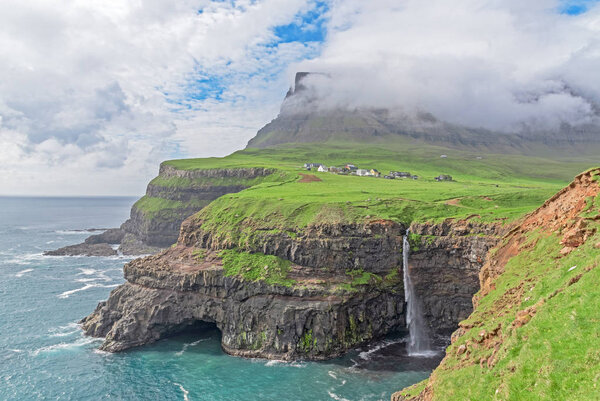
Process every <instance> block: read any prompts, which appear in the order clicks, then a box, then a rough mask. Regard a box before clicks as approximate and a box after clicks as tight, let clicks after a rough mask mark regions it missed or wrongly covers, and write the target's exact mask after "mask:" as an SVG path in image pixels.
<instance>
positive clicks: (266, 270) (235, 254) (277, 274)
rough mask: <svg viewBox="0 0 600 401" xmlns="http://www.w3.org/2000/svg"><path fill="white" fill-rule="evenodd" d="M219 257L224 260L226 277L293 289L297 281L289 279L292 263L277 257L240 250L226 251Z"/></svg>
mask: <svg viewBox="0 0 600 401" xmlns="http://www.w3.org/2000/svg"><path fill="white" fill-rule="evenodd" d="M219 256H220V257H221V258H222V259H223V270H224V271H225V275H226V276H238V277H241V278H243V279H245V280H248V281H259V280H260V281H264V282H266V283H267V284H272V285H282V286H286V287H291V286H292V285H294V283H295V281H294V280H292V279H289V278H288V277H287V275H288V273H289V271H290V266H291V262H290V261H289V260H284V259H281V258H278V257H277V256H272V255H265V254H262V253H249V252H244V251H241V250H239V249H226V250H224V251H221V253H220V254H219Z"/></svg>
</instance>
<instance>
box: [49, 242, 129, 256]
mask: <svg viewBox="0 0 600 401" xmlns="http://www.w3.org/2000/svg"><path fill="white" fill-rule="evenodd" d="M116 254H117V251H116V250H115V249H113V247H111V246H110V245H109V244H105V243H101V244H86V243H83V244H77V245H69V246H65V247H63V248H59V249H56V250H54V251H46V252H44V255H45V256H114V255H116Z"/></svg>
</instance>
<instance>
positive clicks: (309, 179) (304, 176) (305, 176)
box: [298, 173, 323, 182]
mask: <svg viewBox="0 0 600 401" xmlns="http://www.w3.org/2000/svg"><path fill="white" fill-rule="evenodd" d="M300 175H301V176H302V179H301V180H300V181H298V182H317V181H323V180H321V179H320V178H319V177H317V176H316V175H312V174H304V173H300Z"/></svg>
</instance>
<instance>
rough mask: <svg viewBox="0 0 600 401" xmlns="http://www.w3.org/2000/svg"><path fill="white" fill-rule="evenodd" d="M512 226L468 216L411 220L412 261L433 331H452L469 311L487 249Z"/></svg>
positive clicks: (410, 264)
mask: <svg viewBox="0 0 600 401" xmlns="http://www.w3.org/2000/svg"><path fill="white" fill-rule="evenodd" d="M509 228H510V227H508V226H507V227H504V226H501V225H496V224H480V223H474V222H469V221H459V222H451V221H446V222H444V223H441V224H435V225H430V224H413V225H411V227H410V231H411V233H413V236H411V246H412V247H413V249H412V250H411V253H410V257H409V262H408V266H409V269H410V272H411V273H410V274H411V278H412V280H413V283H414V286H415V288H416V292H417V296H418V298H419V299H420V300H421V302H422V304H423V313H424V316H425V320H426V321H427V322H428V323H429V326H430V331H431V332H433V333H436V334H438V335H443V336H450V334H451V333H452V332H453V331H454V330H456V327H457V324H458V322H460V321H461V320H463V319H465V318H466V317H467V316H469V314H470V313H471V311H472V310H473V303H472V298H473V294H475V293H476V292H477V291H478V290H479V271H480V269H481V267H482V266H483V264H484V262H485V260H486V255H487V253H488V251H489V249H490V248H492V247H493V246H495V245H496V244H497V243H498V241H499V239H500V238H501V237H502V235H503V234H504V233H506V232H507V231H508V230H509Z"/></svg>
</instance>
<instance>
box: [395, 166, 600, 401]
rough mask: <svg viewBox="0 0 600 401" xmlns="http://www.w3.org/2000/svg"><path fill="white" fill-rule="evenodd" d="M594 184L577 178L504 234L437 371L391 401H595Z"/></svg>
mask: <svg viewBox="0 0 600 401" xmlns="http://www.w3.org/2000/svg"><path fill="white" fill-rule="evenodd" d="M599 182H600V169H593V170H590V171H587V172H585V173H583V174H580V175H579V176H577V177H576V178H575V180H574V181H573V182H572V183H571V184H570V185H569V186H568V187H566V188H564V189H563V190H561V191H559V192H558V193H557V194H556V195H554V196H553V197H552V198H550V199H549V200H548V201H547V202H545V203H544V204H543V205H542V206H541V207H540V208H538V209H537V210H535V211H534V212H532V213H530V214H528V215H527V216H526V217H525V218H523V219H522V221H521V222H520V224H518V225H516V226H515V227H514V228H513V229H512V230H511V231H510V232H509V233H507V234H506V236H505V237H504V238H503V239H502V241H501V242H500V243H499V245H498V246H497V247H494V248H493V249H492V250H491V251H490V252H489V253H488V258H487V261H486V263H485V264H484V266H483V267H482V269H481V271H480V274H479V281H480V285H481V289H480V291H479V292H478V293H477V294H476V295H475V296H474V298H473V303H474V305H475V309H474V311H473V313H472V314H471V315H470V316H469V317H468V318H467V319H466V320H464V321H462V322H461V323H460V324H459V328H458V330H457V331H456V332H455V333H454V334H453V335H452V345H451V346H450V347H449V348H448V349H447V353H446V357H445V358H444V360H443V361H442V363H441V364H440V366H439V367H438V368H437V369H436V370H435V371H434V372H433V374H432V375H431V377H430V378H429V380H427V381H426V382H423V383H420V384H418V385H415V386H413V387H411V388H408V389H405V390H403V391H401V392H398V393H396V394H394V396H393V397H392V400H394V401H399V400H423V401H424V400H427V401H429V400H449V399H457V400H458V399H460V400H463V399H481V400H483V399H536V400H556V399H573V400H583V399H596V398H597V394H598V392H597V386H598V383H597V381H598V371H600V360H599V359H598V358H597V357H596V356H597V354H598V349H599V347H600V340H599V339H598V336H597V327H596V326H597V324H596V323H597V322H598V321H600V313H599V312H598V311H599V310H600V303H599V301H598V300H599V299H600V298H599V296H600V290H599V287H598V285H597V283H598V280H599V279H600V273H599V270H598V269H597V267H598V265H599V262H600V230H598V229H599V228H600V186H599Z"/></svg>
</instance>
